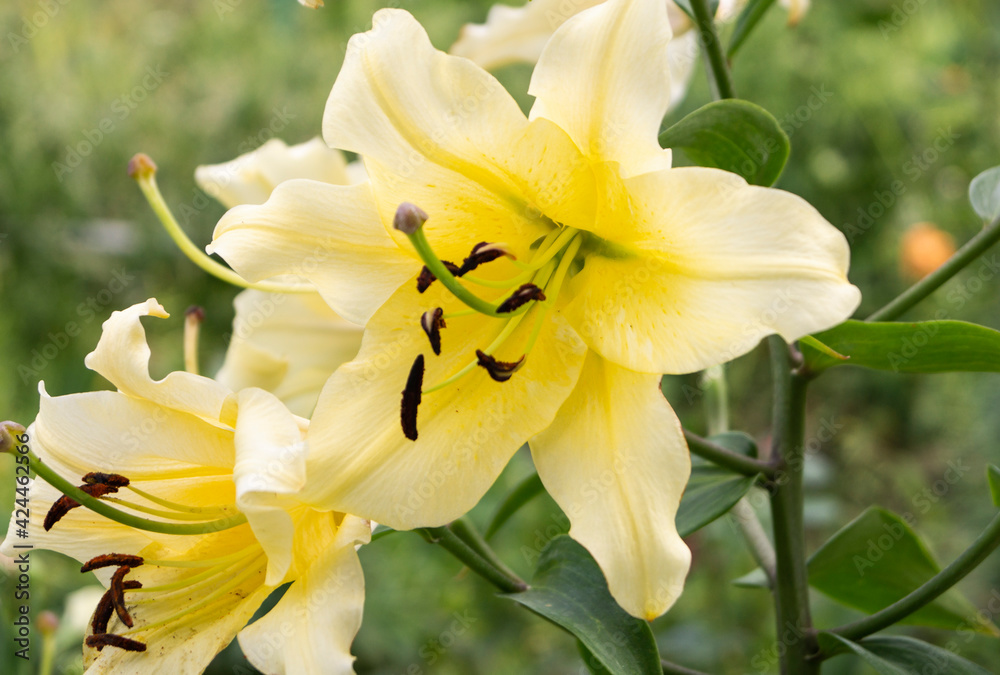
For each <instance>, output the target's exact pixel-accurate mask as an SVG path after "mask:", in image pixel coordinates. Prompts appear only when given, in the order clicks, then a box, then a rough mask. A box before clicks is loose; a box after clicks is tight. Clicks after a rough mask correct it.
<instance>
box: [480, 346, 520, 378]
mask: <svg viewBox="0 0 1000 675" xmlns="http://www.w3.org/2000/svg"><path fill="white" fill-rule="evenodd" d="M476 359H477V363H478V364H479V365H481V366H482V367H483V368H485V369H486V372H487V373H489V374H490V377H491V378H493V379H494V380H495V381H497V382H506V381H507V380H509V379H510V378H511V377H512V376H513V375H514V373H516V372H517V371H518V370H520V369H521V366H523V365H524V357H523V356H522V357H521V358H519V359H518V360H517V361H497V360H496V359H495V358H493V357H492V356H490V355H489V354H487V353H486V352H484V351H483V350H481V349H477V350H476Z"/></svg>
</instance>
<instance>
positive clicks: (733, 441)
mask: <svg viewBox="0 0 1000 675" xmlns="http://www.w3.org/2000/svg"><path fill="white" fill-rule="evenodd" d="M708 440H710V441H712V442H713V443H715V444H716V445H721V446H722V447H724V448H726V449H727V450H732V451H733V452H738V453H739V454H741V455H746V456H747V457H753V458H754V459H756V458H757V457H759V456H760V455H759V452H758V451H757V441H755V440H754V439H753V436H751V435H750V434H748V433H746V432H745V431H726V432H723V433H721V434H715V435H714V436H709V437H708Z"/></svg>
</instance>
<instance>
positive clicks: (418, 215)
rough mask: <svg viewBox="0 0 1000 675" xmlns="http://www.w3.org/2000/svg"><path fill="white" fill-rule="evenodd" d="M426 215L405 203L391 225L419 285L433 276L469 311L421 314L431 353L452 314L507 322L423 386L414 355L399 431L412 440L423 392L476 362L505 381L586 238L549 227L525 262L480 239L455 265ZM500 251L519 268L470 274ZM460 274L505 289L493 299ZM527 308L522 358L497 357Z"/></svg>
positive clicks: (456, 376) (522, 360)
mask: <svg viewBox="0 0 1000 675" xmlns="http://www.w3.org/2000/svg"><path fill="white" fill-rule="evenodd" d="M427 218H428V216H427V214H426V213H424V212H423V211H422V210H421V209H420V208H418V207H416V206H414V205H412V204H407V203H404V204H401V205H400V206H399V208H398V209H397V211H396V217H395V219H394V221H393V225H394V226H395V228H396V229H397V230H399V231H401V232H403V233H404V234H406V236H407V237H408V238H409V240H410V243H411V244H412V245H413V248H414V250H415V251H416V252H417V254H418V255H419V256H420V258H421V260H423V262H424V268H423V270H422V271H421V273H420V276H419V277H418V278H417V290H418V291H419V292H421V293H423V292H424V291H425V290H427V288H428V287H429V286H430V285H431V284H432V283H434V282H435V281H437V282H438V283H440V284H442V285H443V286H444V287H445V288H446V289H447V290H448V292H449V293H451V295H453V296H454V297H455V298H456V299H458V300H459V301H461V302H462V303H463V304H464V305H466V306H467V307H468V309H467V310H462V311H459V312H453V313H450V314H448V313H445V312H444V310H443V309H442V308H441V307H435V308H434V309H432V310H428V311H427V312H425V313H424V314H423V316H422V317H421V321H420V324H421V328H423V330H424V332H425V333H426V334H427V338H428V340H429V341H430V345H431V349H432V350H433V352H434V353H435V354H437V355H440V354H441V329H442V328H446V327H447V320H448V319H450V318H456V317H459V316H467V315H470V314H481V315H483V316H486V317H489V318H492V319H499V320H502V321H505V322H506V323H505V325H504V327H503V328H502V329H501V330H500V333H499V334H498V335H497V337H496V338H495V339H494V340H493V342H491V343H490V344H489V345H487V346H485V347H483V348H481V349H477V350H476V351H475V354H474V355H470V361H469V362H468V363H467V364H466V365H465V366H464V367H463V368H460V369H459V370H458V371H457V372H455V373H453V374H452V375H450V376H449V377H447V378H445V379H444V380H443V381H441V382H438V383H435V384H432V385H430V386H428V387H424V383H423V379H424V364H425V361H424V356H423V354H421V355H419V356H418V357H417V358H416V360H415V361H414V362H413V366H412V367H411V369H410V374H409V377H408V378H407V381H406V387H405V389H404V390H403V400H402V405H401V410H400V417H401V422H402V427H403V434H404V435H405V436H406V437H407V438H409V439H410V440H416V439H417V435H418V431H417V408H418V407H419V405H420V402H421V399H422V396H423V395H425V394H432V393H434V392H437V391H440V390H442V389H444V388H446V387H448V386H450V385H451V384H453V383H455V382H457V381H458V380H459V379H461V378H463V377H465V376H466V375H467V374H469V373H470V372H472V371H473V370H474V369H475V368H476V367H477V366H479V367H481V368H484V369H485V370H486V371H487V373H489V376H490V377H491V378H492V379H493V380H494V381H496V382H507V381H508V380H510V379H511V377H513V375H514V373H516V372H517V371H518V370H519V369H520V368H521V367H522V366H523V365H524V363H525V359H526V358H527V357H528V355H529V354H530V353H531V350H532V349H533V348H534V346H535V343H536V342H537V341H538V336H539V335H540V334H541V331H542V327H543V326H544V324H545V317H546V316H547V315H548V313H549V311H550V310H551V309H552V307H553V306H554V305H555V301H556V298H557V297H558V296H559V291H560V289H561V287H562V284H563V282H564V281H565V280H566V277H567V275H568V274H569V272H570V269H571V267H572V265H573V262H574V261H575V260H576V258H577V254H578V253H579V252H580V247H581V245H582V244H583V240H584V237H583V233H581V232H580V231H579V230H577V229H574V228H571V227H559V228H556V229H553V230H552V231H550V232H549V233H548V234H547V235H546V236H545V237H544V238H543V239H542V240H541V242H540V243H539V245H538V247H537V249H536V250H535V253H534V255H533V256H532V258H531V260H530V261H529V262H527V263H524V262H520V261H518V260H516V259H514V256H513V255H512V254H511V253H509V252H508V251H507V250H506V249H505V248H504V247H503V246H502V245H500V244H492V243H487V242H482V243H479V244H476V245H475V246H474V247H473V248H472V251H471V252H470V254H469V256H468V257H466V258H465V260H464V261H463V262H462V264H461V265H456V264H454V263H451V262H448V261H446V260H441V259H440V258H439V257H438V256H437V255H436V254H435V253H434V250H433V249H432V248H431V245H430V242H428V241H427V237H426V234H425V233H424V230H423V224H424V222H425V221H426V220H427ZM501 256H506V257H509V258H511V259H512V262H513V264H514V265H515V267H517V268H518V269H519V270H520V272H519V273H518V274H516V275H515V276H513V277H510V278H508V279H503V280H492V279H483V278H480V277H477V276H474V275H471V274H469V272H472V271H473V270H475V269H476V268H477V267H479V266H480V265H483V264H485V263H488V262H491V261H493V260H496V259H497V258H499V257H501ZM459 279H461V280H462V281H465V282H469V283H472V284H475V285H480V286H484V287H488V288H496V289H501V290H504V291H509V294H506V293H505V294H502V295H501V296H500V297H501V299H500V300H498V301H492V302H491V301H488V300H485V299H483V298H481V297H479V296H478V295H476V294H475V293H474V292H472V291H471V290H469V288H467V287H466V286H464V285H463V284H462V281H460V280H459ZM529 313H533V314H534V325H533V326H532V329H531V332H530V334H529V335H528V338H527V341H526V342H525V345H524V349H523V352H522V356H521V358H520V359H518V360H517V361H512V362H508V361H499V360H497V359H496V358H495V357H494V356H493V353H494V352H495V351H496V350H497V349H499V348H500V347H501V346H502V345H503V344H505V343H506V342H507V340H508V338H510V336H511V335H512V334H513V333H514V331H515V330H516V329H517V327H518V326H519V325H520V323H521V321H522V320H523V319H524V318H525V317H526V316H527V315H528V314H529Z"/></svg>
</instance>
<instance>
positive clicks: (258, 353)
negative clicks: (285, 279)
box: [215, 289, 362, 417]
mask: <svg viewBox="0 0 1000 675" xmlns="http://www.w3.org/2000/svg"><path fill="white" fill-rule="evenodd" d="M233 304H234V305H235V306H236V317H235V318H234V319H233V332H232V337H231V339H230V342H229V348H228V349H227V350H226V359H225V362H224V363H223V365H222V368H221V369H220V370H219V372H218V373H216V376H215V379H216V380H218V381H219V382H221V383H223V384H224V385H226V386H227V387H229V388H230V389H232V390H233V391H239V390H240V389H246V388H248V387H258V388H260V389H264V390H267V391H270V392H271V393H273V394H274V395H275V396H277V397H278V398H279V399H281V401H282V403H284V404H285V405H286V406H288V409H289V410H291V411H292V412H293V413H295V414H296V415H299V416H302V417H308V416H309V415H311V414H312V411H313V408H315V407H316V399H318V398H319V392H320V390H321V389H322V388H323V385H324V384H326V381H327V379H329V377H330V375H332V374H333V371H335V370H336V369H337V368H338V367H339V366H340V365H341V364H342V363H345V362H347V361H350V360H351V359H353V358H354V357H355V356H356V355H357V353H358V349H359V348H360V347H361V333H362V328H361V327H360V326H358V325H357V324H354V323H351V322H349V321H346V320H344V319H341V318H340V317H339V316H337V315H336V314H335V313H334V312H333V310H331V309H330V307H329V306H328V305H327V304H326V302H324V301H323V298H322V297H320V295H319V294H316V293H292V294H287V295H286V294H278V293H266V292H263V291H257V290H253V289H249V290H246V291H243V292H242V293H240V294H239V295H237V296H236V299H235V300H234V301H233Z"/></svg>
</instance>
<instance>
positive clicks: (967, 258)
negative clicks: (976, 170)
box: [865, 218, 1000, 321]
mask: <svg viewBox="0 0 1000 675" xmlns="http://www.w3.org/2000/svg"><path fill="white" fill-rule="evenodd" d="M998 241H1000V218H997V219H996V220H994V221H993V222H992V223H990V224H989V225H988V226H986V227H985V228H983V230H982V231H981V232H980V233H979V234H977V235H976V236H974V237H973V238H972V239H970V240H969V241H968V242H967V243H966V244H965V246H963V247H962V248H960V249H958V250H957V251H955V254H954V255H953V256H951V258H949V259H948V261H947V262H946V263H945V264H943V265H941V267H939V268H937V269H936V270H934V271H933V272H931V273H930V274H928V275H927V276H926V277H924V278H923V279H921V280H920V281H918V282H917V283H915V284H913V285H912V286H910V287H909V288H908V289H906V290H905V291H904V292H903V293H902V294H901V295H900V296H899V297H897V298H896V299H895V300H893V301H892V302H890V303H889V304H888V305H886V306H885V307H883V308H882V309H880V310H878V311H877V312H874V313H872V315H871V316H869V317H868V318H867V319H865V321H892V320H893V319H895V318H897V317H898V316H900V315H901V314H903V313H904V312H905V311H906V310H908V309H910V308H911V307H913V306H914V305H916V304H917V303H918V302H920V301H921V300H923V299H924V298H926V297H927V296H928V295H930V294H931V293H933V292H934V291H936V290H937V289H938V288H940V287H941V285H942V284H944V283H945V282H946V281H948V280H949V279H951V278H952V277H953V276H955V275H956V274H958V273H959V272H961V271H962V270H963V269H965V268H966V267H967V266H968V265H969V264H971V263H972V262H973V261H974V260H975V259H976V258H978V257H979V256H981V255H982V254H983V253H985V252H986V250H987V249H988V248H990V247H991V246H993V244H995V243H997V242H998Z"/></svg>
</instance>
